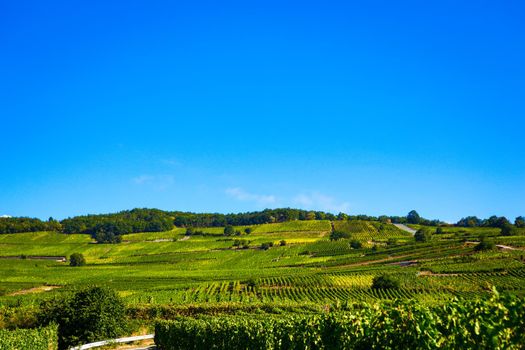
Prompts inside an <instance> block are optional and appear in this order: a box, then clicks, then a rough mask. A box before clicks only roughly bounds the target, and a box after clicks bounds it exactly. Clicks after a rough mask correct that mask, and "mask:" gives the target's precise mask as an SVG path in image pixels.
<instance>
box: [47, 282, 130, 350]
mask: <svg viewBox="0 0 525 350" xmlns="http://www.w3.org/2000/svg"><path fill="white" fill-rule="evenodd" d="M125 312H126V308H125V305H124V302H123V301H122V299H121V298H120V297H119V296H118V294H117V293H116V292H115V291H114V290H112V289H109V288H107V287H88V288H85V289H82V290H80V291H78V292H76V293H75V294H73V295H71V296H67V297H66V298H65V300H64V298H63V297H61V298H60V299H51V300H46V301H43V302H42V303H41V304H40V311H39V314H38V320H39V323H40V324H42V325H48V324H51V323H56V324H57V325H58V335H59V341H58V347H59V349H67V348H69V347H71V346H74V345H79V344H85V343H90V342H94V341H99V340H104V339H113V338H117V337H118V336H120V335H122V334H125V333H126V332H127V323H126V318H125Z"/></svg>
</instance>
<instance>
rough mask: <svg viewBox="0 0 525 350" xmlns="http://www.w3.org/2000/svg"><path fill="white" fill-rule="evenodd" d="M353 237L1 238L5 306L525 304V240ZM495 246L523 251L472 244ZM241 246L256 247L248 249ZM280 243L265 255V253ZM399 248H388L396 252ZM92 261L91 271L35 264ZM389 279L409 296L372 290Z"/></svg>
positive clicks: (324, 229)
mask: <svg viewBox="0 0 525 350" xmlns="http://www.w3.org/2000/svg"><path fill="white" fill-rule="evenodd" d="M333 226H334V228H335V229H336V230H341V231H344V232H348V233H350V235H351V237H352V239H357V240H359V241H361V242H363V243H364V245H363V248H360V249H354V248H352V247H351V245H350V239H342V240H338V241H330V239H329V235H330V232H331V230H332V223H330V222H329V221H292V222H286V223H275V224H265V225H255V226H250V228H251V229H252V230H251V233H250V234H245V233H244V229H245V228H247V226H239V227H235V230H236V231H240V232H242V234H241V235H240V236H237V235H235V236H224V235H223V231H224V228H220V227H219V228H202V229H196V230H202V231H203V232H204V233H205V234H203V235H193V236H189V237H187V236H185V229H183V228H177V229H174V230H172V231H168V232H160V233H136V234H129V235H124V236H123V242H122V243H119V244H96V243H94V242H93V241H92V239H91V238H90V237H89V236H88V235H79V234H72V235H66V234H59V233H54V232H36V233H24V234H4V235H0V249H1V253H0V255H1V257H2V258H1V259H0V281H1V284H0V308H8V307H10V306H15V305H16V306H17V307H33V306H35V305H37V304H38V303H39V302H40V301H41V300H42V299H45V298H52V297H54V296H59V295H60V293H64V292H67V291H69V290H71V289H72V288H74V287H78V286H84V285H91V284H104V285H108V286H111V287H113V288H115V289H116V290H118V291H119V293H120V294H121V295H122V296H123V297H124V298H125V300H126V301H127V303H128V305H129V306H130V307H153V306H156V305H165V306H169V307H173V308H185V307H189V306H192V307H195V306H199V305H200V306H205V307H210V306H211V305H216V306H221V307H224V308H241V307H242V305H254V306H260V305H272V306H273V307H278V308H279V307H285V306H287V307H306V308H320V307H324V306H325V305H331V304H337V303H346V302H355V301H374V300H392V299H415V300H418V301H420V302H421V303H440V302H444V301H446V300H449V299H451V298H453V297H472V296H474V295H485V294H488V293H490V291H491V288H492V287H493V286H495V287H497V288H498V289H499V290H501V291H507V292H509V293H513V294H518V295H523V294H525V259H524V255H525V251H524V250H522V248H520V247H522V246H523V245H525V244H524V243H525V234H524V235H519V236H512V237H501V236H498V232H497V230H494V229H468V230H463V229H458V228H453V229H452V228H451V229H447V230H445V232H444V233H443V234H439V235H438V234H436V235H434V236H433V240H432V241H431V242H428V243H416V242H414V240H413V237H412V236H411V235H410V234H409V233H407V232H404V231H402V230H400V229H398V228H397V227H395V226H393V225H391V224H386V223H380V222H370V221H336V222H334V223H333ZM480 234H485V235H489V236H491V237H492V238H493V239H494V241H495V242H496V243H500V242H504V243H505V244H507V245H510V246H512V247H514V248H516V249H515V250H509V249H501V250H497V249H495V250H492V251H489V252H476V251H475V250H474V246H475V244H471V243H469V242H470V241H467V240H466V238H467V239H468V240H474V239H476V238H477V237H478V236H479V235H480ZM236 240H243V241H244V242H247V245H246V246H245V247H244V249H243V248H241V247H240V246H238V245H237V246H236V245H235V244H234V243H235V241H236ZM270 242H271V243H272V244H273V247H270V248H269V249H267V250H265V249H262V248H261V244H263V243H270ZM387 242H388V244H387ZM72 253H82V254H83V255H84V256H85V257H86V260H87V265H86V266H84V267H70V266H69V265H68V263H67V262H60V261H55V260H39V259H35V257H37V256H38V257H43V256H69V255H70V254H72ZM384 273H388V274H391V275H392V276H393V277H394V278H395V279H397V280H398V281H399V282H400V286H399V288H397V289H391V290H381V289H373V288H371V285H372V280H373V278H374V277H375V276H377V275H379V274H384Z"/></svg>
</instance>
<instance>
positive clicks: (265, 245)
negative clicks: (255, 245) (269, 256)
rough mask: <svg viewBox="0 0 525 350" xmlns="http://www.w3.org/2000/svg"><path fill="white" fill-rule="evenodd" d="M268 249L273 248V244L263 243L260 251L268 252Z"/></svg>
mask: <svg viewBox="0 0 525 350" xmlns="http://www.w3.org/2000/svg"><path fill="white" fill-rule="evenodd" d="M270 247H273V242H265V243H263V244H261V249H262V250H268V249H270Z"/></svg>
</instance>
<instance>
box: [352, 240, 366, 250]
mask: <svg viewBox="0 0 525 350" xmlns="http://www.w3.org/2000/svg"><path fill="white" fill-rule="evenodd" d="M350 247H352V248H354V249H361V248H362V247H363V243H361V242H360V241H358V240H357V239H353V240H352V241H350Z"/></svg>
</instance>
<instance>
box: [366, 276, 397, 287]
mask: <svg viewBox="0 0 525 350" xmlns="http://www.w3.org/2000/svg"><path fill="white" fill-rule="evenodd" d="M372 288H374V289H397V288H399V281H398V280H396V279H394V278H392V277H391V276H389V275H379V276H375V277H374V279H373V280H372Z"/></svg>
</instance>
